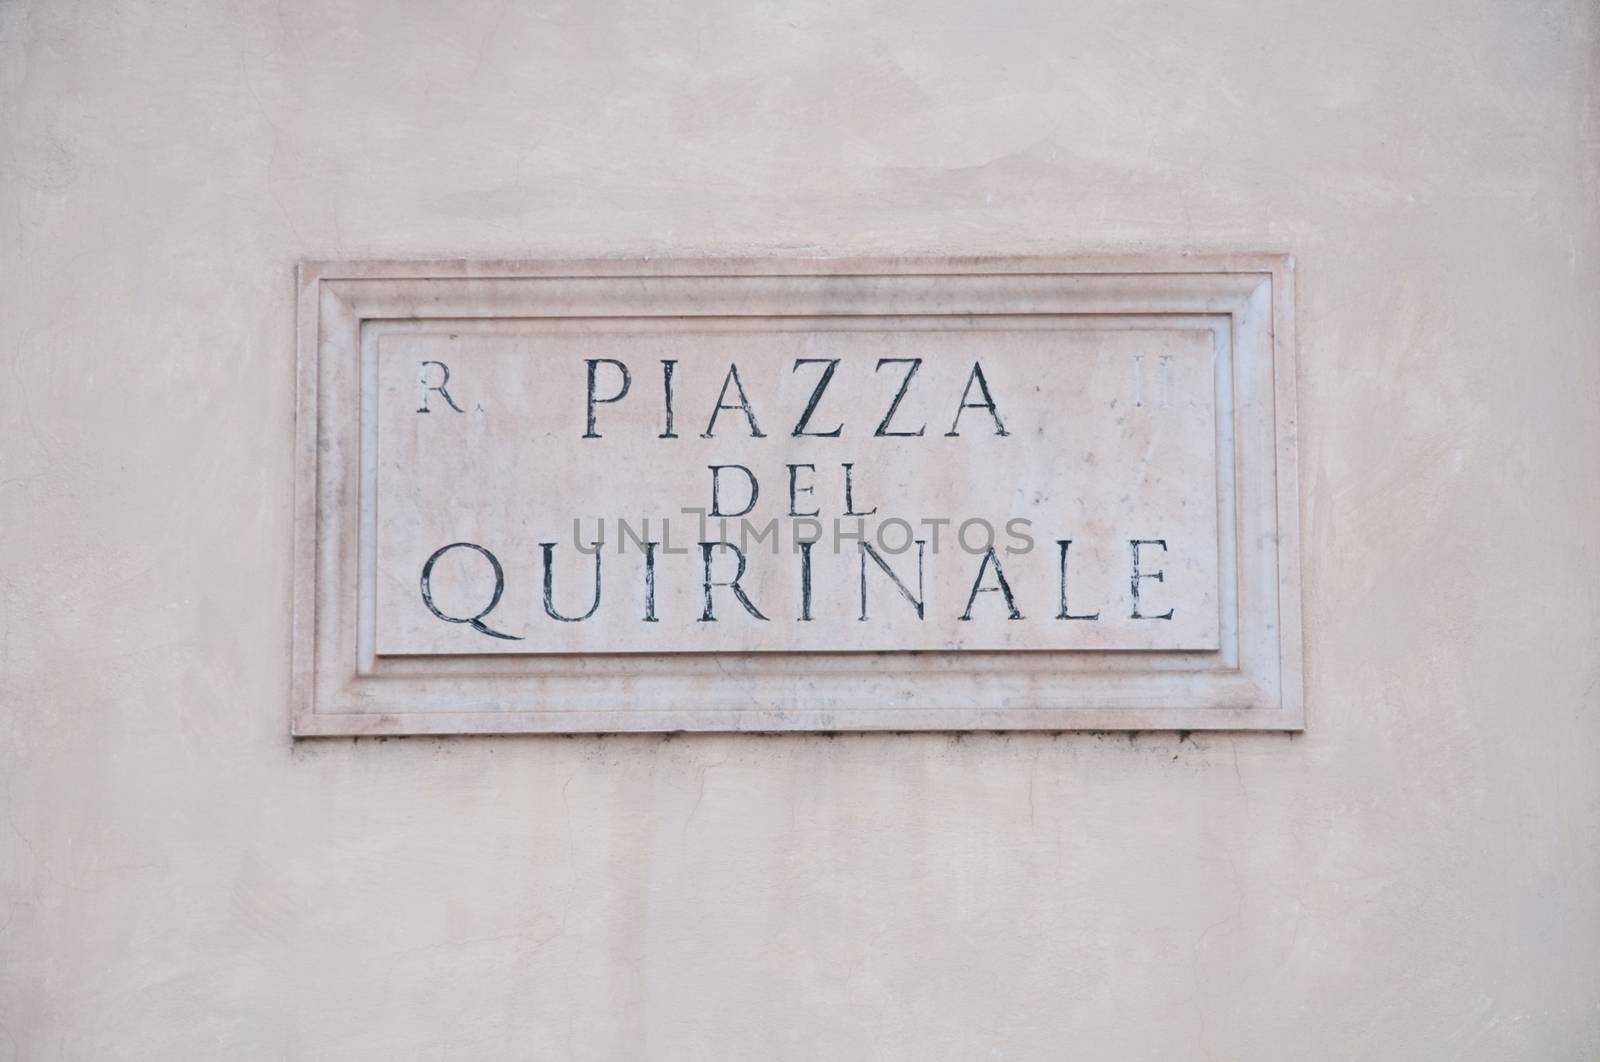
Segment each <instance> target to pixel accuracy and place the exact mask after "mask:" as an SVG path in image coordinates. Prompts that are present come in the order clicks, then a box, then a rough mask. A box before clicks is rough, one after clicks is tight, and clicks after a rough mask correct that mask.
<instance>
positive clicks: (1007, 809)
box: [0, 0, 1600, 1060]
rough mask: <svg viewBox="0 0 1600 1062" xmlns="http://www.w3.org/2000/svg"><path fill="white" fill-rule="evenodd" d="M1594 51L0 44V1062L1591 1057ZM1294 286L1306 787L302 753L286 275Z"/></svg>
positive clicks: (374, 22) (11, 8) (327, 4)
mask: <svg viewBox="0 0 1600 1062" xmlns="http://www.w3.org/2000/svg"><path fill="white" fill-rule="evenodd" d="M1595 32H1596V11H1595V9H1594V7H1593V5H1591V4H1588V3H1578V2H1571V3H1532V2H1521V0H1507V2H1504V3H1482V2H1480V3H1471V4H1458V3H1452V2H1447V0H1426V2H1420V3H1395V2H1393V0H1358V2H1351V3H1331V4H1311V3H1306V4H1291V3H1279V4H1265V3H1258V2H1237V3H1222V4H1200V3H1194V2H1190V0H1183V2H1171V3H1150V4H1136V5H1130V4H1115V5H1113V4H1109V3H1105V4H1065V3H1060V2H1058V0H1039V2H1017V3H1004V4H996V3H970V4H956V3H947V2H942V0H936V2H933V3H927V2H922V3H899V4H893V3H884V4H875V3H838V4H824V3H804V2H795V3H777V2H765V3H754V4H752V3H735V2H721V3H692V4H666V3H661V4H642V3H641V4H630V5H624V4H607V3H582V2H573V3H548V4H527V5H523V4H516V3H505V2H503V0H500V2H493V3H477V2H456V3H450V4H438V5H435V4H424V3H408V4H384V3H379V2H378V0H318V2H300V0H283V2H280V3H277V4H269V3H254V4H252V3H243V2H234V3H203V2H190V3H180V2H173V3H155V2H150V3H88V2H85V3H77V4H74V3H66V2H28V0H0V356H3V358H4V371H3V380H4V384H3V386H0V432H3V434H0V465H3V469H0V505H3V510H0V554H3V556H4V558H5V559H4V562H3V565H0V578H3V596H0V608H3V611H0V668H3V681H0V705H3V712H4V718H3V729H0V735H3V736H0V771H3V775H4V786H3V801H4V803H3V808H0V896H3V901H0V1059H4V1060H10V1059H26V1060H32V1059H163V1060H171V1059H224V1058H226V1059H279V1058H286V1059H330V1060H333V1059H338V1060H345V1059H374V1060H377V1059H410V1058H418V1059H444V1058H452V1059H455V1058H474V1059H491V1058H492V1059H499V1058H563V1057H572V1058H637V1057H650V1058H681V1059H706V1058H729V1059H749V1058H797V1059H798V1058H807V1059H809V1058H855V1057H881V1058H900V1059H917V1060H922V1059H934V1058H959V1059H970V1058H1010V1059H1021V1058H1037V1059H1044V1058H1050V1059H1055V1058H1066V1057H1076V1058H1084V1059H1095V1060H1100V1059H1131V1058H1144V1059H1215V1060H1222V1059H1243V1060H1280V1059H1286V1058H1300V1059H1309V1058H1318V1059H1322V1058H1326V1059H1539V1060H1551V1059H1592V1058H1595V1057H1597V1055H1600V1009H1597V1002H1596V1001H1597V999H1600V995H1597V986H1600V840H1597V838H1600V712H1597V711H1596V708H1597V705H1600V671H1597V664H1596V658H1597V656H1600V652H1597V649H1600V593H1597V588H1600V553H1597V549H1596V545H1595V537H1596V531H1597V529H1600V502H1597V497H1600V345H1597V344H1600V298H1597V296H1596V280H1597V276H1600V272H1597V252H1600V223H1597V217H1596V210H1597V203H1600V198H1597V196H1600V181H1597V179H1596V162H1597V153H1596V149H1595V143H1596V128H1597V127H1596V121H1595V113H1594V104H1593V100H1594V98H1595V79H1594V73H1595V68H1596V67H1595ZM1141 250H1161V251H1183V250H1197V251H1198V250H1267V251H1290V252H1293V253H1294V254H1295V255H1296V256H1297V259H1298V267H1299V271H1298V286H1299V300H1298V311H1297V312H1298V327H1299V365H1300V384H1299V395H1300V424H1301V437H1300V438H1301V442H1300V446H1301V449H1300V453H1301V477H1300V478H1301V483H1302V499H1301V512H1302V521H1303V527H1304V539H1303V568H1304V573H1305V574H1304V602H1305V628H1306V653H1307V655H1306V663H1307V674H1308V681H1307V706H1308V718H1309V728H1308V730H1307V732H1306V733H1305V734H1304V735H1302V736H1298V737H1293V738H1290V737H1284V736H1239V737H1234V736H1227V735H1221V736H1204V735H1198V736H1193V737H1190V738H1187V739H1184V738H1180V737H1179V736H1177V735H1140V736H1137V737H1133V738H1130V737H1128V736H1123V735H1118V736H1108V735H1106V736H1096V735H1092V734H1089V735H1082V734H1080V735H1067V736H1060V737H1055V736H1049V735H1044V736H1038V735H1028V736H1004V735H992V734H980V735H973V736H968V737H949V736H893V735H870V736H852V737H838V738H829V737H824V736H815V737H728V736H719V737H676V738H656V737H650V738H636V737H634V738H571V739H562V738H558V739H495V740H483V739H446V740H431V739H429V740H420V739H419V740H391V741H361V742H352V741H349V740H337V741H334V740H328V741H309V742H304V743H300V744H294V743H292V742H291V741H290V739H289V737H288V717H289V703H288V677H289V660H288V646H289V592H290V537H291V530H290V529H291V512H290V505H291V479H292V467H293V449H292V430H291V429H292V420H293V409H292V407H293V381H294V342H293V326H294V318H293V296H294V281H293V267H294V263H295V262H296V261H297V260H298V259H300V258H303V257H390V256H393V257H406V258H421V257H449V256H471V257H544V256H561V255H613V254H674V255H689V254H701V253H706V254H729V255H742V254H752V255H764V254H780V253H781V254H788V255H794V254H812V253H815V254H897V253H919V254H944V253H953V254H967V253H1029V252H1038V253H1060V252H1095V251H1118V252H1127V251H1134V252H1137V251H1141Z"/></svg>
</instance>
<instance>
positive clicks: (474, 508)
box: [297, 258, 1300, 733]
mask: <svg viewBox="0 0 1600 1062" xmlns="http://www.w3.org/2000/svg"><path fill="white" fill-rule="evenodd" d="M1288 284H1289V271H1288V263H1287V260H1285V259H1276V258H1257V259H1246V258H1234V259H1224V258H1217V259H1207V260H1196V259H1188V260H1182V261H1165V262H1164V261H1160V260H1151V259H1134V260H1130V261H1127V262H1112V261H1072V260H1063V259H1010V260H1008V259H992V260H979V261H971V260H968V261H951V260H933V261H925V262H889V261H860V262H848V261H846V262H838V261H806V260H799V261H790V262H783V261H765V262H761V261H754V262H717V261H706V262H636V263H626V262H609V263H526V264H522V265H506V266H472V265H466V266H445V267H437V266H430V265H426V264H422V265H414V264H404V263H391V264H384V263H375V264H367V265H360V266H341V265H337V264H332V265H312V266H308V267H307V268H306V269H305V276H304V280H303V287H302V315H303V316H302V322H301V328H302V331H301V337H302V346H301V356H302V358H303V363H304V371H303V372H302V381H303V383H305V384H307V385H309V384H310V382H312V381H315V382H316V384H317V391H316V393H315V394H312V393H311V392H310V391H306V392H304V393H303V394H302V407H301V408H302V418H301V421H302V423H301V432H302V447H303V449H302V458H303V467H302V477H303V491H304V493H303V496H302V509H301V534H302V543H303V549H304V550H309V549H310V547H311V546H312V545H313V544H314V545H315V553H314V555H313V554H312V553H310V552H303V553H302V556H301V562H302V565H303V566H304V567H303V568H302V573H301V575H302V579H301V586H302V601H301V611H302V619H303V623H302V625H301V628H300V630H301V636H302V639H303V643H302V646H301V654H302V659H304V660H307V661H310V660H313V659H314V660H315V662H316V668H315V673H314V674H313V673H311V671H310V669H307V670H306V672H305V674H304V684H303V685H302V690H303V692H304V696H305V698H306V700H305V702H304V703H302V705H301V706H300V714H299V716H298V719H297V730H298V732H301V733H343V732H357V733H361V732H371V731H373V730H377V731H380V732H408V731H412V730H422V731H429V732H441V731H443V732H447V731H452V730H568V729H618V730H633V729H664V728H675V729H676V728H693V729H723V728H747V727H750V726H760V727H772V728H781V729H790V728H813V727H820V728H828V729H839V728H875V727H934V728H941V729H946V728H964V727H991V726H1007V727H1022V728H1027V727H1047V728H1063V727H1066V728H1070V727H1078V726H1083V727H1107V726H1110V727H1119V726H1122V727H1140V728H1149V727H1164V726H1172V727H1183V728H1208V727H1223V726H1227V727H1245V728H1268V727H1278V728H1294V727H1297V726H1298V725H1299V721H1300V698H1299V677H1298V667H1299V643H1298V584H1297V581H1296V579H1297V566H1296V552H1295V544H1296V534H1295V492H1294V491H1295V488H1294V483H1295V479H1294V468H1295V436H1294V392H1293V386H1294V372H1293V360H1292V342H1291V341H1292V316H1291V313H1290V309H1291V306H1292V302H1291V299H1290V293H1289V290H1288ZM313 430H314V431H315V433H316V434H315V436H314V437H313V435H312V434H311V433H312V432H313ZM313 566H314V568H315V571H314V572H313ZM313 590H314V596H313V593H312V591H313ZM313 633H314V634H315V638H316V644H317V646H318V649H317V651H316V652H315V653H313V652H312V650H311V648H310V644H311V638H312V635H313ZM1019 651H1025V652H1019ZM866 654H872V655H866ZM910 654H918V655H915V656H913V655H910ZM669 659H670V661H671V662H670V664H669V663H667V661H668V660H669ZM801 674H804V675H806V680H805V681H804V682H803V683H799V682H796V681H795V680H796V678H797V677H798V676H799V675H801ZM444 675H448V676H450V677H451V678H453V679H454V680H455V681H454V682H451V683H448V684H442V683H438V682H435V681H431V680H432V679H433V678H436V677H438V676H444ZM641 675H650V676H658V678H657V680H656V681H654V682H650V683H644V684H641V683H640V681H639V680H640V678H641ZM864 692H865V693H870V694H871V698H870V699H869V700H867V701H863V700H862V699H861V698H862V694H863V693H864Z"/></svg>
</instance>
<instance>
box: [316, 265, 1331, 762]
mask: <svg viewBox="0 0 1600 1062" xmlns="http://www.w3.org/2000/svg"><path fill="white" fill-rule="evenodd" d="M1293 307H1294V291H1293V262H1292V260H1291V259H1290V258H1288V257H1287V256H1274V255H1238V256H1234V255H1229V256H1208V257H1176V258H1160V257H1154V258H1153V257H1128V258H971V259H962V258H938V259H801V260H767V259H762V260H722V259H705V260H686V261H685V260H678V261H674V260H654V259H618V260H595V261H567V262H563V261H545V262H353V263H330V262H308V263H304V264H302V265H301V267H300V270H299V304H298V314H299V317H298V345H299V371H298V381H297V417H296V428H295V436H296V450H297V455H298V464H297V473H296V485H295V543H294V572H295V585H294V625H293V660H294V664H293V668H294V670H293V684H292V686H293V697H294V715H293V733H294V734H295V735H297V736H309V735H358V734H453V733H463V734H465V733H474V734H483V733H535V732H549V733H573V732H603V731H672V730H719V731H726V730H748V731H779V730H823V731H830V730H1111V729H1115V730H1154V729H1182V730H1300V729H1302V728H1303V727H1304V719H1305V716H1304V707H1303V703H1302V677H1301V632H1300V565H1299V530H1298V528H1299V512H1298V493H1297V486H1296V477H1295V451H1296V445H1295V372H1294V326H1293ZM1019 313H1027V314H1036V313H1052V314H1069V315H1075V314H1096V315H1118V316H1130V317H1131V316H1137V317H1148V316H1151V315H1179V316H1183V317H1187V318H1194V319H1206V320H1209V321H1211V322H1213V324H1214V326H1215V335H1216V337H1217V342H1218V349H1219V352H1220V351H1222V350H1223V348H1224V346H1225V347H1226V360H1227V369H1228V378H1227V380H1226V381H1223V382H1221V383H1219V395H1222V396H1223V397H1225V398H1227V399H1228V400H1229V402H1230V403H1231V409H1227V411H1228V412H1229V414H1230V415H1229V416H1227V417H1225V418H1224V417H1222V416H1220V415H1219V419H1218V436H1219V447H1218V455H1219V469H1218V472H1219V477H1218V484H1219V486H1218V493H1219V516H1221V517H1223V518H1224V520H1223V523H1224V525H1225V526H1226V528H1227V538H1226V541H1225V544H1224V545H1225V547H1226V548H1224V551H1223V552H1224V553H1225V554H1227V555H1226V556H1224V557H1223V558H1222V559H1223V562H1224V563H1223V565H1222V568H1221V571H1222V573H1223V574H1224V575H1225V576H1226V578H1225V579H1224V586H1223V593H1222V598H1223V602H1222V606H1221V607H1222V608H1223V610H1224V616H1223V627H1224V631H1225V633H1226V636H1225V637H1224V639H1223V646H1222V648H1221V649H1220V650H1218V651H1215V652H1125V651H1124V652H1083V651H1078V652H1039V651H1034V652H1009V653H1001V652H962V653H941V652H907V653H901V652H896V653H822V654H818V653H805V654H800V653H794V654H789V653H747V654H701V653H686V654H673V655H648V654H646V655H640V654H590V655H582V656H564V657H562V656H557V657H510V656H501V657H491V656H474V657H452V658H445V657H421V658H393V657H378V656H376V655H375V654H374V652H373V650H372V641H371V635H370V631H371V622H370V621H371V586H372V578H371V572H370V571H364V569H363V565H364V564H370V556H371V551H370V550H369V549H366V548H365V546H364V543H367V542H370V541H371V539H370V533H371V531H372V528H371V527H370V526H368V525H369V523H370V521H371V519H372V518H371V505H370V504H369V503H368V499H370V497H371V496H372V493H373V490H374V487H375V480H374V479H373V477H374V476H375V475H376V473H375V471H374V470H373V469H371V468H366V469H364V468H363V465H362V459H361V454H362V437H363V436H362V432H363V430H364V429H363V424H364V423H365V422H367V421H370V411H369V407H368V406H367V404H366V403H365V402H364V399H363V391H364V389H365V387H366V386H368V385H365V384H364V380H365V379H366V377H364V369H363V366H364V364H367V363H368V362H370V358H371V351H372V350H374V349H375V344H374V343H373V342H372V341H371V334H372V333H373V332H374V331H375V330H376V329H378V328H381V327H382V326H383V323H384V322H395V321H425V320H429V319H441V320H443V319H455V320H459V319H508V318H525V317H578V316H608V317H619V316H621V317H634V316H637V317H665V316H671V317H683V316H690V317H693V316H730V315H735V316H757V317H764V316H793V315H807V316H815V315H824V314H826V315H834V314H846V315H853V314H860V315H875V316H902V315H905V316H915V315H922V314H983V315H1000V316H1003V315H1006V314H1019ZM1219 364H1220V360H1219ZM1220 371H1221V370H1219V372H1220ZM1219 380H1221V377H1220V376H1219ZM1218 408H1219V414H1220V413H1222V412H1223V411H1224V410H1225V409H1226V408H1227V407H1226V406H1224V405H1219V407H1218ZM1230 501H1231V504H1228V503H1229V502H1230ZM1230 587H1231V589H1230Z"/></svg>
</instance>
